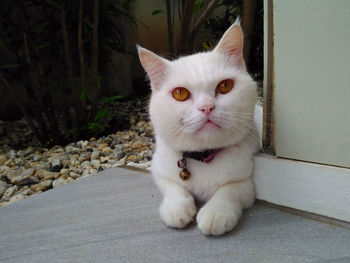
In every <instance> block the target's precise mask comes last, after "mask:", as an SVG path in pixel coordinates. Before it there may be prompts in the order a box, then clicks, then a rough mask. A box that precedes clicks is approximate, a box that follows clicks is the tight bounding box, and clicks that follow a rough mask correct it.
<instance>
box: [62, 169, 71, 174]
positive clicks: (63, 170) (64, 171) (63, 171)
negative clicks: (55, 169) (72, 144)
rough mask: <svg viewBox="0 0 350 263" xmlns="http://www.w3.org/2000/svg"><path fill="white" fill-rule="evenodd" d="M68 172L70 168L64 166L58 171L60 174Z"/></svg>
mask: <svg viewBox="0 0 350 263" xmlns="http://www.w3.org/2000/svg"><path fill="white" fill-rule="evenodd" d="M69 173H70V169H66V168H62V169H61V171H60V174H69Z"/></svg>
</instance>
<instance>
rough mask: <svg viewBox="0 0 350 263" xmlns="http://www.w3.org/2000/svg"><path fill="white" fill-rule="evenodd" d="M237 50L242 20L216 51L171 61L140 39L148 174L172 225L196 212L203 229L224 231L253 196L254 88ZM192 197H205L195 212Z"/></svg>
mask: <svg viewBox="0 0 350 263" xmlns="http://www.w3.org/2000/svg"><path fill="white" fill-rule="evenodd" d="M242 49H243V34H242V30H241V27H240V25H239V22H235V23H234V24H233V25H232V26H231V27H230V28H229V29H228V30H227V31H226V32H225V34H224V35H223V36H222V38H221V40H220V41H219V43H218V45H217V46H216V48H215V49H214V50H213V51H211V52H205V53H198V54H194V55H191V56H186V57H181V58H179V59H177V60H174V61H169V60H167V59H164V58H162V57H160V56H158V55H156V54H154V53H152V52H151V51H148V50H147V49H144V48H142V47H140V46H138V52H139V57H140V61H141V64H142V66H143V67H144V69H145V71H146V72H147V75H148V77H149V80H150V82H151V86H152V96H151V101H150V117H151V121H152V124H153V126H154V131H155V135H156V152H155V154H154V157H153V162H152V173H153V177H154V180H155V182H156V184H157V185H158V187H159V188H160V190H161V191H162V193H163V196H164V197H163V201H162V204H161V206H160V216H161V218H162V220H163V221H164V223H165V224H166V225H168V226H170V227H176V228H182V227H185V226H186V225H187V224H188V223H190V222H191V221H192V220H193V219H194V217H195V215H196V214H197V216H196V219H197V223H198V228H199V229H200V230H201V231H202V232H203V233H204V234H207V235H221V234H223V233H225V232H228V231H230V230H232V229H233V227H234V226H235V225H236V223H237V221H238V219H239V218H240V216H241V214H242V210H243V209H244V208H248V207H250V206H251V205H252V204H253V202H254V199H255V193H254V185H253V182H252V178H251V175H252V171H253V155H254V154H255V153H256V152H257V150H258V146H259V144H258V135H257V131H256V128H255V124H254V106H255V103H256V100H257V95H256V84H255V82H254V81H253V80H252V78H251V77H250V76H249V74H248V73H247V71H246V68H245V63H244V60H243V53H242ZM195 199H196V200H198V201H200V202H206V204H205V205H204V206H203V207H202V208H201V209H200V210H199V211H198V213H197V208H196V204H195Z"/></svg>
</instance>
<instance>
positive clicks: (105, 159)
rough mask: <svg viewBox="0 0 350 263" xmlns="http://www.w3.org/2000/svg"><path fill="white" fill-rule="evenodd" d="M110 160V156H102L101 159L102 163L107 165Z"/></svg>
mask: <svg viewBox="0 0 350 263" xmlns="http://www.w3.org/2000/svg"><path fill="white" fill-rule="evenodd" d="M108 160H109V156H101V157H100V161H101V163H106V162H108Z"/></svg>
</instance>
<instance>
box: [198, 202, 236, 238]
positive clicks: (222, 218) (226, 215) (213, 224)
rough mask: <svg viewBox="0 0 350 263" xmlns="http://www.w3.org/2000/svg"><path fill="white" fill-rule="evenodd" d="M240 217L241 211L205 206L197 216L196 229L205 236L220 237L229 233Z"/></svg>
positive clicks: (234, 208) (233, 208) (232, 208)
mask: <svg viewBox="0 0 350 263" xmlns="http://www.w3.org/2000/svg"><path fill="white" fill-rule="evenodd" d="M240 216H241V210H240V209H238V208H236V207H231V208H230V209H227V208H223V207H214V206H210V205H205V206H204V207H203V208H202V209H201V210H200V211H199V212H198V215H197V222H198V228H199V229H200V230H201V231H202V233H203V234H205V235H222V234H224V233H226V232H229V231H231V230H232V229H233V228H234V226H235V225H236V224H237V222H238V219H239V218H240Z"/></svg>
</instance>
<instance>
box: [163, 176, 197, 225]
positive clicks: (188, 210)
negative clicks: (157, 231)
mask: <svg viewBox="0 0 350 263" xmlns="http://www.w3.org/2000/svg"><path fill="white" fill-rule="evenodd" d="M157 183H158V185H159V187H160V189H161V190H162V192H163V195H164V197H163V201H162V204H161V206H160V208H159V213H160V217H161V218H162V220H163V222H164V223H165V224H166V225H167V226H169V227H176V228H183V227H185V226H186V225H188V223H190V222H191V221H192V220H193V217H194V216H195V214H196V212H197V209H196V205H195V202H194V198H193V196H192V195H191V194H190V193H189V192H188V191H187V190H186V189H185V188H183V187H182V186H181V185H179V184H177V183H175V182H173V181H170V180H167V179H162V180H161V182H160V181H159V180H158V182H157Z"/></svg>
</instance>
